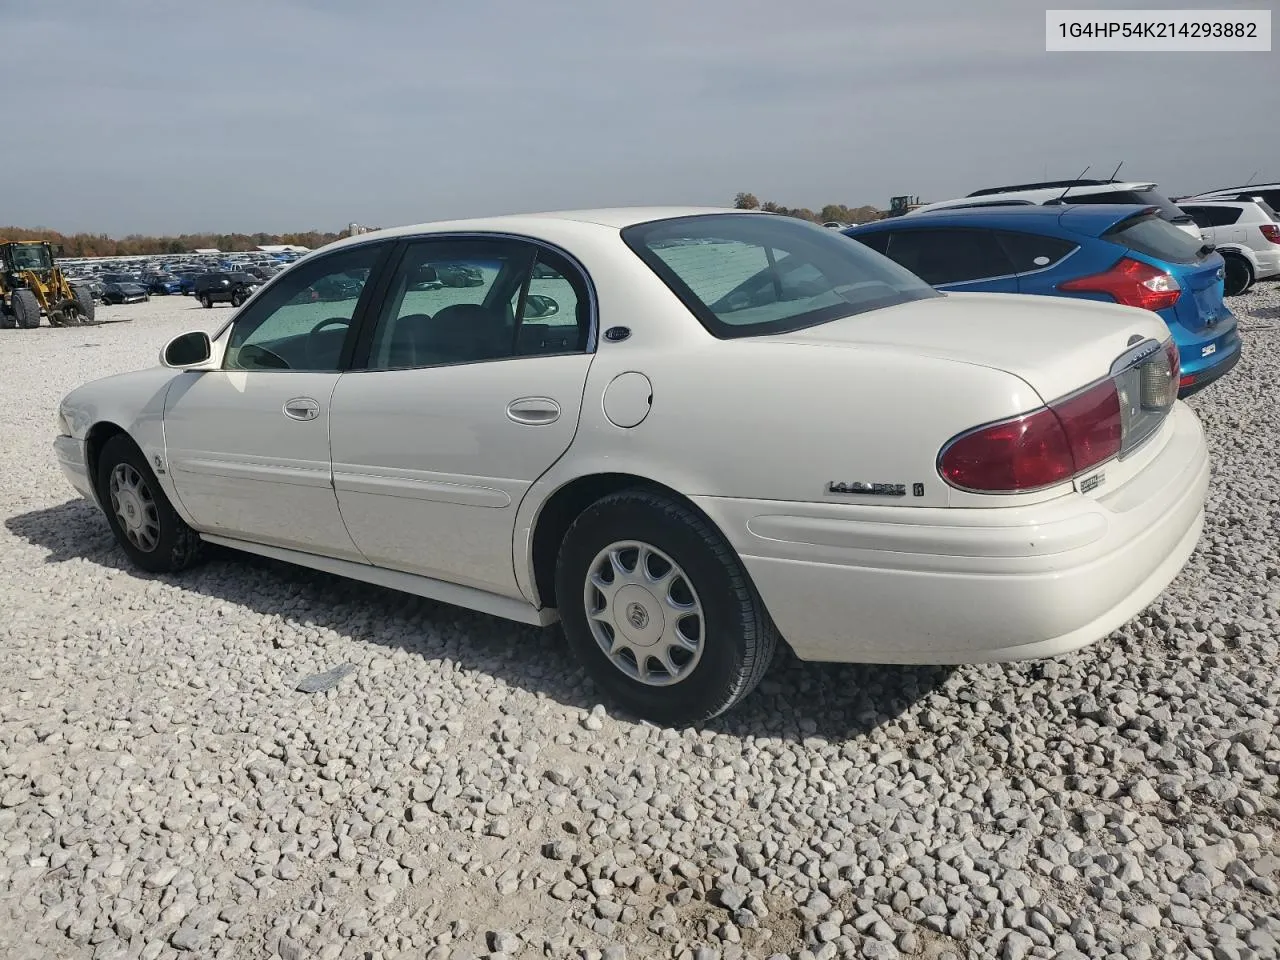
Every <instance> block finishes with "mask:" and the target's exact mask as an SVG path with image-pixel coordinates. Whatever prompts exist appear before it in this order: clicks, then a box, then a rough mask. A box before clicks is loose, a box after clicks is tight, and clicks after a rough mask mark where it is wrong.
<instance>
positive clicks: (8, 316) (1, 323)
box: [0, 302, 18, 330]
mask: <svg viewBox="0 0 1280 960" xmlns="http://www.w3.org/2000/svg"><path fill="white" fill-rule="evenodd" d="M17 325H18V321H17V320H15V319H14V318H13V314H12V313H10V312H9V311H8V310H7V309H5V305H4V303H2V302H0V330H12V329H13V328H14V327H16V326H17Z"/></svg>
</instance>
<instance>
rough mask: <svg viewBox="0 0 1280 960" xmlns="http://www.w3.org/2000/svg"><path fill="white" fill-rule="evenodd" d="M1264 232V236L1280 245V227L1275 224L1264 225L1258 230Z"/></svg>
mask: <svg viewBox="0 0 1280 960" xmlns="http://www.w3.org/2000/svg"><path fill="white" fill-rule="evenodd" d="M1258 229H1259V230H1261V231H1262V235H1263V236H1264V237H1266V238H1267V239H1268V240H1270V241H1271V242H1272V243H1280V225H1277V224H1274V223H1264V224H1263V225H1262V226H1261V227H1259V228H1258Z"/></svg>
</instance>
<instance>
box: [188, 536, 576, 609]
mask: <svg viewBox="0 0 1280 960" xmlns="http://www.w3.org/2000/svg"><path fill="white" fill-rule="evenodd" d="M200 536H201V538H202V539H203V540H206V541H208V542H209V543H216V544H218V545H219V546H223V547H231V548H232V549H233V550H243V551H245V552H246V553H256V554H258V555H259V556H263V557H270V558H271V559H273V560H283V561H285V562H286V563H294V564H297V565H298V566H300V567H309V568H310V569H312V570H320V571H323V572H324V573H332V574H336V575H337V576H340V577H349V578H350V579H352V580H360V581H362V582H364V583H372V584H374V585H376V586H379V587H387V588H388V589H391V590H399V591H401V592H402V593H411V594H413V595H415V596H419V597H426V598H427V599H428V600H439V601H440V602H441V603H448V604H452V605H454V606H457V607H465V608H467V609H468V610H478V611H479V612H481V613H487V614H490V615H492V616H495V617H502V618H504V619H506V620H515V621H516V622H517V623H529V624H533V625H534V626H539V627H545V626H548V625H550V624H552V623H555V622H556V621H557V620H558V619H559V615H558V614H557V613H556V611H555V610H551V609H543V610H537V609H535V608H534V607H533V605H532V604H530V603H527V602H524V601H521V600H515V599H512V598H511V597H503V596H500V595H498V594H496V593H489V592H488V591H486V590H477V589H476V588H474V587H464V586H460V585H458V584H455V583H446V582H445V581H443V580H433V579H432V578H430V577H421V576H417V575H415V574H412V573H401V572H400V571H398V570H386V569H383V568H380V567H374V566H371V565H369V564H367V563H355V562H353V561H350V560H338V559H335V558H333V557H322V556H318V555H316V554H312V553H303V552H302V551H300V550H289V549H287V548H284V547H273V546H267V545H266V544H262V543H252V542H250V541H247V540H233V539H232V538H230V537H220V536H216V535H214V534H210V533H202V534H200Z"/></svg>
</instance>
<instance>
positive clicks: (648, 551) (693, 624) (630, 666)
mask: <svg viewBox="0 0 1280 960" xmlns="http://www.w3.org/2000/svg"><path fill="white" fill-rule="evenodd" d="M582 596H583V604H584V609H585V611H586V614H587V623H588V624H589V625H590V627H591V635H592V636H593V637H595V641H596V643H597V644H599V646H600V649H601V650H602V651H604V654H605V656H607V657H608V658H609V662H610V663H612V664H613V665H614V666H615V667H617V668H618V669H619V670H620V671H622V673H624V674H626V675H627V676H628V677H630V678H631V679H632V680H638V681H639V682H640V683H643V684H646V685H647V686H651V687H666V686H670V685H671V684H674V683H679V682H680V681H681V680H684V679H685V678H686V677H688V676H689V674H690V673H692V672H693V670H694V668H695V667H696V666H697V665H698V661H699V660H701V659H702V651H703V649H704V648H705V646H706V644H705V640H706V618H705V617H704V616H703V611H702V601H701V600H700V599H699V598H698V594H697V592H696V591H695V590H694V588H693V583H692V582H691V581H690V580H689V577H688V575H687V574H686V573H685V572H684V570H682V569H681V568H680V566H679V564H677V563H676V562H675V561H674V560H672V559H671V558H670V557H669V556H667V555H666V554H665V553H663V552H662V551H661V550H658V549H657V548H656V547H653V546H650V545H649V544H647V543H643V542H641V541H638V540H622V541H619V542H617V543H611V544H609V546H607V547H605V548H604V549H603V550H601V551H600V552H599V553H597V554H596V558H595V559H594V560H592V561H591V565H590V566H589V567H588V568H587V576H586V582H585V584H584V585H583V594H582Z"/></svg>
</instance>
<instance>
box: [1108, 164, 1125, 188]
mask: <svg viewBox="0 0 1280 960" xmlns="http://www.w3.org/2000/svg"><path fill="white" fill-rule="evenodd" d="M1123 166H1124V161H1123V160H1121V161H1120V162H1119V163H1117V164H1116V168H1115V169H1114V170H1112V171H1111V176H1110V177H1108V178H1107V183H1115V182H1116V174H1117V173H1119V172H1120V168H1121V167H1123Z"/></svg>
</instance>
